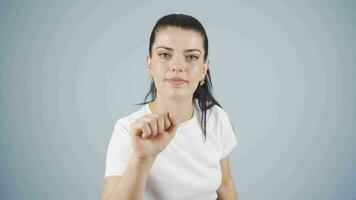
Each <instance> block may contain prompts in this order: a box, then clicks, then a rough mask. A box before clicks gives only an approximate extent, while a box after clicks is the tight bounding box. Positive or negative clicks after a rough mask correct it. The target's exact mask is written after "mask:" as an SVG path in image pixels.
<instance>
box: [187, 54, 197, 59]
mask: <svg viewBox="0 0 356 200" xmlns="http://www.w3.org/2000/svg"><path fill="white" fill-rule="evenodd" d="M187 58H188V60H198V58H199V57H198V56H194V55H190V56H187Z"/></svg>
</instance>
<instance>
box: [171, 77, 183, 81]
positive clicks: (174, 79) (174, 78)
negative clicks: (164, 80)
mask: <svg viewBox="0 0 356 200" xmlns="http://www.w3.org/2000/svg"><path fill="white" fill-rule="evenodd" d="M168 80H171V81H186V80H184V79H182V78H179V77H173V78H169V79H168Z"/></svg>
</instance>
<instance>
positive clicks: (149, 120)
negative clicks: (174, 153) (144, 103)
mask: <svg viewBox="0 0 356 200" xmlns="http://www.w3.org/2000/svg"><path fill="white" fill-rule="evenodd" d="M177 127H178V124H177V123H176V122H175V121H174V120H173V118H172V116H171V115H170V114H169V113H164V114H157V113H151V114H148V115H145V116H143V117H141V118H138V119H137V120H136V121H135V122H134V123H133V124H132V126H131V130H130V134H131V136H132V139H133V140H132V145H133V152H134V154H135V156H136V157H137V158H140V159H146V158H151V157H154V156H157V155H158V154H159V153H160V152H161V151H162V150H163V149H165V148H166V147H167V145H168V144H169V142H170V141H171V139H172V138H173V137H174V135H175V133H176V130H177Z"/></svg>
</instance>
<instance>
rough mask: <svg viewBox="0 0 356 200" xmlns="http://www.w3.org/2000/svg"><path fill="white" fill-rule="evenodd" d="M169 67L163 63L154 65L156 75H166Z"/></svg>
mask: <svg viewBox="0 0 356 200" xmlns="http://www.w3.org/2000/svg"><path fill="white" fill-rule="evenodd" d="M166 70H167V67H166V66H164V65H161V64H157V65H155V67H154V70H153V71H154V74H155V76H156V77H164V76H165V73H166Z"/></svg>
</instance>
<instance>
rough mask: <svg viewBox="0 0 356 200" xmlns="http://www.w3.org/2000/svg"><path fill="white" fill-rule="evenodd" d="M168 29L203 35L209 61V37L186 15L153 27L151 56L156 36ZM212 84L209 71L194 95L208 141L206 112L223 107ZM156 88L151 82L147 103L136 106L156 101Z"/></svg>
mask: <svg viewBox="0 0 356 200" xmlns="http://www.w3.org/2000/svg"><path fill="white" fill-rule="evenodd" d="M166 27H177V28H182V29H185V30H193V31H196V32H198V33H200V34H201V36H202V37H203V46H204V62H206V61H207V58H208V45H209V43H208V37H207V35H206V33H205V30H204V27H203V25H202V24H201V23H200V22H199V21H198V20H197V19H196V18H194V17H192V16H189V15H185V14H169V15H166V16H163V17H162V18H160V19H159V20H158V21H157V22H156V24H155V26H154V27H153V30H152V32H151V36H150V43H149V56H150V57H151V56H152V45H153V43H154V42H155V39H156V34H157V33H158V32H159V31H160V30H161V29H164V28H166ZM212 88H213V86H212V82H211V75H210V72H209V69H208V70H207V73H206V76H205V80H204V84H203V85H200V84H199V85H198V87H197V89H196V90H195V92H194V94H193V100H194V99H197V100H198V102H199V107H200V110H201V111H202V114H201V118H200V119H201V120H200V124H201V127H202V130H203V133H204V136H205V139H206V111H207V110H208V109H210V108H211V107H213V106H214V105H218V106H219V107H221V105H220V104H219V103H218V102H217V100H216V99H215V98H214V97H213V95H212ZM156 94H157V91H156V86H155V84H154V81H152V82H151V87H150V90H149V92H148V93H147V95H146V96H145V101H144V102H143V103H139V104H136V105H144V104H147V103H150V102H152V101H154V100H155V98H156ZM150 95H151V101H147V98H148V97H149V96H150Z"/></svg>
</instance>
